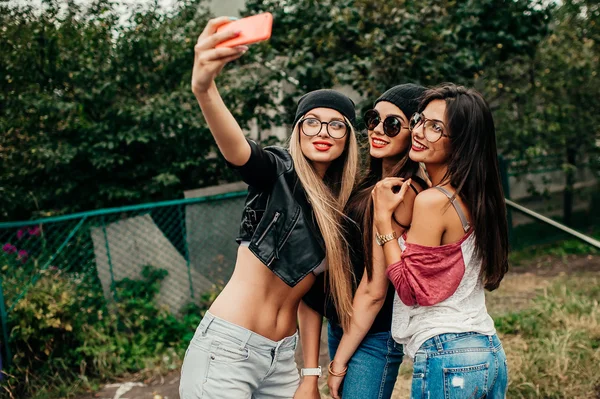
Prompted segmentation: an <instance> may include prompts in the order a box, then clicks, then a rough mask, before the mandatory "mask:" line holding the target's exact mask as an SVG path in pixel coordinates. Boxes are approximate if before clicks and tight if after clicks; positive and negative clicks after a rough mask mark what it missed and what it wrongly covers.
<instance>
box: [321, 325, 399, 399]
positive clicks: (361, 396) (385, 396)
mask: <svg viewBox="0 0 600 399" xmlns="http://www.w3.org/2000/svg"><path fill="white" fill-rule="evenodd" d="M343 333H344V331H343V330H342V328H341V327H339V326H337V325H332V324H330V325H329V340H328V342H329V356H330V357H331V359H333V357H334V356H335V352H336V351H337V348H338V346H339V345H340V340H341V339H342V335H343ZM402 357H403V354H402V345H400V344H398V343H396V342H394V339H393V338H392V334H391V333H390V332H389V331H385V332H379V333H372V334H367V335H366V336H365V338H364V339H363V340H362V342H361V343H360V346H359V347H358V348H357V349H356V352H354V355H352V358H351V359H350V362H349V363H348V372H347V374H346V376H345V377H344V381H343V385H342V389H341V392H340V393H341V396H342V398H343V399H389V398H391V397H392V392H393V391H394V384H395V383H396V379H397V378H398V370H399V369H400V364H401V363H402Z"/></svg>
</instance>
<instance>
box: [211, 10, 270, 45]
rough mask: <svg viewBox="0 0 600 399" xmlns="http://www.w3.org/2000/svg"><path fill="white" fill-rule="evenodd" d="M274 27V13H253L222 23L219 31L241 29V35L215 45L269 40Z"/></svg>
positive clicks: (243, 43)
mask: <svg viewBox="0 0 600 399" xmlns="http://www.w3.org/2000/svg"><path fill="white" fill-rule="evenodd" d="M272 27H273V14H271V13H270V12H264V13H262V14H256V15H252V16H250V17H246V18H242V19H238V20H236V21H232V22H229V23H227V24H225V25H221V26H219V27H218V28H217V32H223V31H239V32H240V35H239V36H237V37H234V38H233V39H230V40H226V41H224V42H221V43H219V44H217V45H216V46H215V47H217V48H219V47H235V46H243V45H245V44H252V43H257V42H262V41H263V40H268V39H269V38H270V37H271V29H272Z"/></svg>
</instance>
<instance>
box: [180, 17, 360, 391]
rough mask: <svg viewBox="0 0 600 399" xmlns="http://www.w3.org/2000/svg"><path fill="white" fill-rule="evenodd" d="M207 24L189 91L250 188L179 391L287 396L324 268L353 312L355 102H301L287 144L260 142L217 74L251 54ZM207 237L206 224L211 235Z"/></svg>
mask: <svg viewBox="0 0 600 399" xmlns="http://www.w3.org/2000/svg"><path fill="white" fill-rule="evenodd" d="M228 21H229V19H228V18H217V19H214V20H211V21H210V22H209V23H208V25H207V26H206V28H205V29H204V32H203V33H202V34H201V35H200V37H199V38H198V42H197V44H196V46H195V59H194V67H193V72H192V91H193V93H194V95H195V96H196V98H197V100H198V103H199V105H200V108H201V109H202V113H203V115H204V118H205V119H206V122H207V123H208V126H209V128H210V130H211V133H212V135H213V137H214V139H215V141H216V143H217V146H218V147H219V150H220V151H221V153H222V154H223V156H224V158H225V159H226V160H227V162H228V163H229V165H230V166H231V167H232V168H235V169H237V170H238V171H239V173H240V175H241V177H242V179H243V180H244V181H245V182H246V183H248V185H249V188H248V197H247V200H246V205H245V208H244V212H243V216H242V222H241V225H240V233H239V236H238V238H237V241H238V242H239V244H240V246H239V249H238V254H237V260H236V265H235V269H234V271H233V275H232V276H231V278H230V280H229V282H228V283H227V285H226V286H225V288H224V289H223V291H222V292H221V293H220V294H219V296H218V297H217V298H216V299H215V301H214V302H213V304H212V305H211V307H210V309H209V310H208V312H207V313H206V315H205V316H204V317H203V319H202V322H201V323H200V325H199V326H198V328H197V330H196V333H195V334H194V337H193V338H192V340H191V342H190V344H189V347H188V350H187V352H186V355H185V359H184V361H183V366H182V369H181V381H180V388H179V389H180V397H181V398H183V399H197V398H200V397H202V398H205V399H210V398H218V399H223V398H231V399H239V398H251V397H252V398H257V399H261V398H286V399H289V398H291V397H292V396H293V395H294V393H295V391H296V388H297V387H298V383H299V380H300V379H299V375H298V370H297V368H296V362H295V356H294V354H295V348H296V342H297V333H296V330H297V318H296V316H297V311H298V304H299V303H300V301H301V299H302V297H303V296H304V294H305V293H306V292H307V291H308V289H309V288H310V287H311V285H312V284H313V282H314V280H315V278H316V276H317V275H319V274H321V273H323V271H324V269H325V267H326V266H327V267H328V271H329V273H328V274H329V276H330V279H334V280H332V281H330V283H332V286H333V290H332V291H333V295H334V298H335V300H336V305H337V306H338V308H339V309H343V311H344V312H346V313H347V314H350V309H351V306H352V302H351V299H350V295H351V289H352V288H351V285H350V270H349V267H348V263H349V262H348V260H347V259H348V258H349V255H348V251H347V248H346V247H345V246H344V245H342V242H341V241H340V240H339V237H340V235H341V231H342V230H341V223H340V217H341V216H340V215H341V213H342V211H343V207H344V205H345V204H346V202H347V200H348V198H349V197H350V193H351V191H352V187H353V186H354V182H355V176H356V171H357V164H358V147H357V141H356V137H355V134H354V130H353V128H352V124H353V123H354V120H355V110H354V103H353V102H352V100H350V99H349V98H348V97H346V96H345V95H343V94H341V93H338V92H336V91H333V90H317V91H313V92H310V93H308V94H306V95H304V96H303V97H302V98H300V100H299V102H298V108H297V110H296V117H295V119H294V123H293V130H292V134H291V138H290V142H289V148H287V149H284V148H280V147H267V148H261V147H260V146H259V145H257V144H256V143H254V142H253V141H250V140H247V139H246V138H245V137H244V133H243V132H242V130H241V128H240V126H239V125H238V124H237V122H236V121H235V119H234V117H233V116H232V115H231V113H230V112H229V110H228V109H227V106H226V105H225V103H224V102H223V100H222V99H221V97H220V95H219V92H218V89H217V87H216V84H215V81H214V80H215V77H216V76H217V75H218V73H219V72H220V71H221V70H222V69H223V67H224V66H225V64H227V63H228V62H230V61H233V60H235V59H237V58H239V57H241V56H242V55H243V54H244V52H245V51H246V50H247V48H246V47H244V46H240V47H235V48H215V46H216V45H217V44H219V43H221V42H223V41H225V40H228V39H231V38H232V37H235V36H236V34H235V32H219V33H217V32H216V31H217V28H218V27H219V26H220V25H223V24H225V23H227V22H228ZM206 234H210V231H206Z"/></svg>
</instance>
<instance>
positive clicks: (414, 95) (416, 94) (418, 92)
mask: <svg viewBox="0 0 600 399" xmlns="http://www.w3.org/2000/svg"><path fill="white" fill-rule="evenodd" d="M425 90H426V89H425V87H423V86H419V85H416V84H413V83H405V84H402V85H398V86H394V87H392V88H391V89H389V90H388V91H386V92H385V93H383V94H382V95H381V97H379V98H378V99H377V100H375V104H373V107H374V106H375V105H377V103H378V102H381V101H387V102H390V103H392V104H394V105H395V106H396V107H398V108H400V109H401V110H402V112H404V115H406V117H407V118H408V119H410V117H411V116H412V115H413V114H414V113H415V112H417V109H418V108H419V100H420V98H421V96H422V95H423V93H424V92H425Z"/></svg>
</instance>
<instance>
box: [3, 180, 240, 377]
mask: <svg viewBox="0 0 600 399" xmlns="http://www.w3.org/2000/svg"><path fill="white" fill-rule="evenodd" d="M245 195H246V192H243V191H242V192H233V193H227V194H222V195H217V196H211V197H201V198H192V199H185V200H179V201H169V202H162V203H155V204H145V205H140V206H129V207H122V208H114V209H105V210H98V211H93V212H86V213H79V214H74V215H69V216H61V217H53V218H47V219H40V220H33V221H28V222H17V223H1V224H0V244H1V245H2V250H1V251H0V267H1V272H0V276H1V278H2V291H1V292H0V293H1V294H2V295H3V298H0V299H3V300H2V301H1V304H0V307H1V309H0V311H1V313H2V323H3V337H2V342H3V349H4V350H3V355H4V356H6V357H5V359H6V360H5V365H6V363H7V361H8V360H10V359H11V348H10V346H9V345H7V344H6V343H7V342H10V340H9V335H10V333H11V330H10V329H13V328H14V327H15V326H14V325H7V324H14V323H8V320H10V317H9V316H10V315H11V312H13V311H14V310H15V308H16V307H17V306H19V304H20V303H22V302H23V301H26V300H27V297H28V294H29V293H31V292H35V291H36V289H37V287H36V285H37V283H38V281H39V280H40V278H43V276H44V275H45V274H47V273H60V274H61V275H62V276H67V277H68V278H69V279H71V280H72V281H75V282H76V284H77V285H81V284H85V285H86V289H88V290H91V291H93V292H94V293H95V294H97V295H95V296H93V297H94V298H96V300H100V301H104V302H106V303H108V304H110V303H118V302H119V301H120V300H122V299H123V298H120V297H119V290H118V289H117V287H118V285H119V283H120V282H126V281H130V280H139V279H140V278H141V277H142V276H143V275H144V273H147V272H145V271H144V270H145V269H146V268H148V267H149V268H151V269H152V270H163V271H165V272H166V273H164V274H165V276H164V278H163V279H162V281H161V282H160V292H159V293H158V295H157V298H156V301H157V303H158V304H159V305H160V306H161V307H162V308H164V309H168V311H170V312H171V313H172V314H174V315H178V314H179V312H180V311H181V310H182V309H183V308H184V307H185V306H186V305H189V304H190V303H199V301H200V300H201V298H202V295H203V294H204V293H206V292H208V291H210V290H213V289H214V287H218V286H221V285H223V284H224V282H225V281H227V279H228V278H229V276H230V275H231V273H232V271H233V267H234V263H235V255H236V252H237V245H236V243H235V241H234V237H235V236H236V234H237V232H238V229H239V218H240V210H241V209H242V208H243V203H244V198H245ZM89 296H90V297H92V292H90V295H89ZM104 305H105V304H100V303H96V304H95V306H96V307H97V308H104V307H105V306H104Z"/></svg>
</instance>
